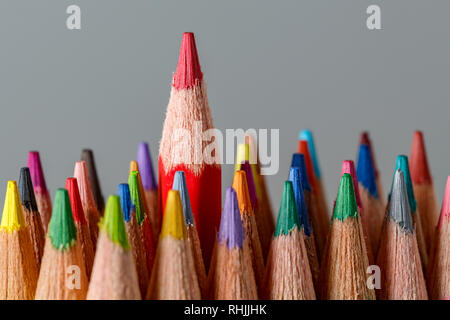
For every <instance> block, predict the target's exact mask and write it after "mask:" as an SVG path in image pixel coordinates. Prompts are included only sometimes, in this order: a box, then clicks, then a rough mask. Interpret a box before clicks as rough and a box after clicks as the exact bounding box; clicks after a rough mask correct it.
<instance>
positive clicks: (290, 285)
mask: <svg viewBox="0 0 450 320" xmlns="http://www.w3.org/2000/svg"><path fill="white" fill-rule="evenodd" d="M291 172H292V171H291ZM297 190H300V192H301V187H300V188H299V189H297ZM296 202H297V203H298V201H296V199H295V196H294V189H293V187H292V182H291V181H286V182H285V183H284V188H283V196H282V198H281V204H280V211H279V213H278V220H277V225H276V228H275V234H274V238H273V240H272V244H271V246H270V251H269V254H268V258H267V268H266V274H265V278H264V294H263V297H264V298H266V299H271V300H313V299H316V294H315V292H314V284H313V279H312V275H311V270H310V267H309V261H308V253H307V250H306V247H305V243H304V240H303V239H304V237H305V234H304V233H303V231H302V230H304V227H303V226H302V225H301V223H300V217H299V213H298V211H297V205H296ZM303 205H304V204H303Z"/></svg>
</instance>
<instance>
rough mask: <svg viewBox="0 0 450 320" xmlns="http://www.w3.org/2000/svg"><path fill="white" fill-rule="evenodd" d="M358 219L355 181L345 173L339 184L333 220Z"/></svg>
mask: <svg viewBox="0 0 450 320" xmlns="http://www.w3.org/2000/svg"><path fill="white" fill-rule="evenodd" d="M349 217H351V218H356V217H358V207H357V205H356V197H355V189H354V186H353V179H352V177H351V176H350V175H349V174H348V173H344V174H343V175H342V178H341V182H340V183H339V191H338V195H337V198H336V204H335V206H334V212H333V219H339V220H342V221H344V220H345V219H347V218H349Z"/></svg>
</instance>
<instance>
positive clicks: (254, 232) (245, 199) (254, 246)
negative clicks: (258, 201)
mask: <svg viewBox="0 0 450 320" xmlns="http://www.w3.org/2000/svg"><path fill="white" fill-rule="evenodd" d="M233 189H234V191H236V195H237V198H238V204H239V211H240V212H241V218H242V224H243V225H244V230H245V234H246V236H247V238H248V241H249V245H250V257H251V260H252V266H253V270H254V272H255V280H256V286H257V287H258V290H261V288H262V282H263V279H264V258H263V255H262V250H261V243H260V242H259V235H258V227H257V226H256V220H255V213H254V212H253V208H252V203H251V201H250V195H249V192H248V186H247V178H246V174H245V171H242V170H238V171H236V172H235V173H234V179H233Z"/></svg>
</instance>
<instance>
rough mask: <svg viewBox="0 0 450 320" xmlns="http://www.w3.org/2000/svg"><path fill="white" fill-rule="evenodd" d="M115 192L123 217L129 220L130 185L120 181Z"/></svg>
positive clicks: (130, 208)
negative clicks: (118, 198)
mask: <svg viewBox="0 0 450 320" xmlns="http://www.w3.org/2000/svg"><path fill="white" fill-rule="evenodd" d="M117 194H118V195H119V197H120V205H121V207H122V212H123V218H124V219H125V221H126V222H129V221H130V219H131V210H132V204H131V195H130V187H129V186H128V183H121V184H119V186H118V187H117Z"/></svg>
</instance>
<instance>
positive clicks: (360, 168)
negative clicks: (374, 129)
mask: <svg viewBox="0 0 450 320" xmlns="http://www.w3.org/2000/svg"><path fill="white" fill-rule="evenodd" d="M356 175H357V178H358V182H359V183H361V184H362V185H363V187H364V188H365V189H367V191H369V193H370V194H371V195H372V196H373V197H375V198H378V190H377V182H376V175H375V168H374V166H373V162H372V154H371V152H370V147H369V145H367V144H362V145H360V146H359V155H358V163H357V167H356Z"/></svg>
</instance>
